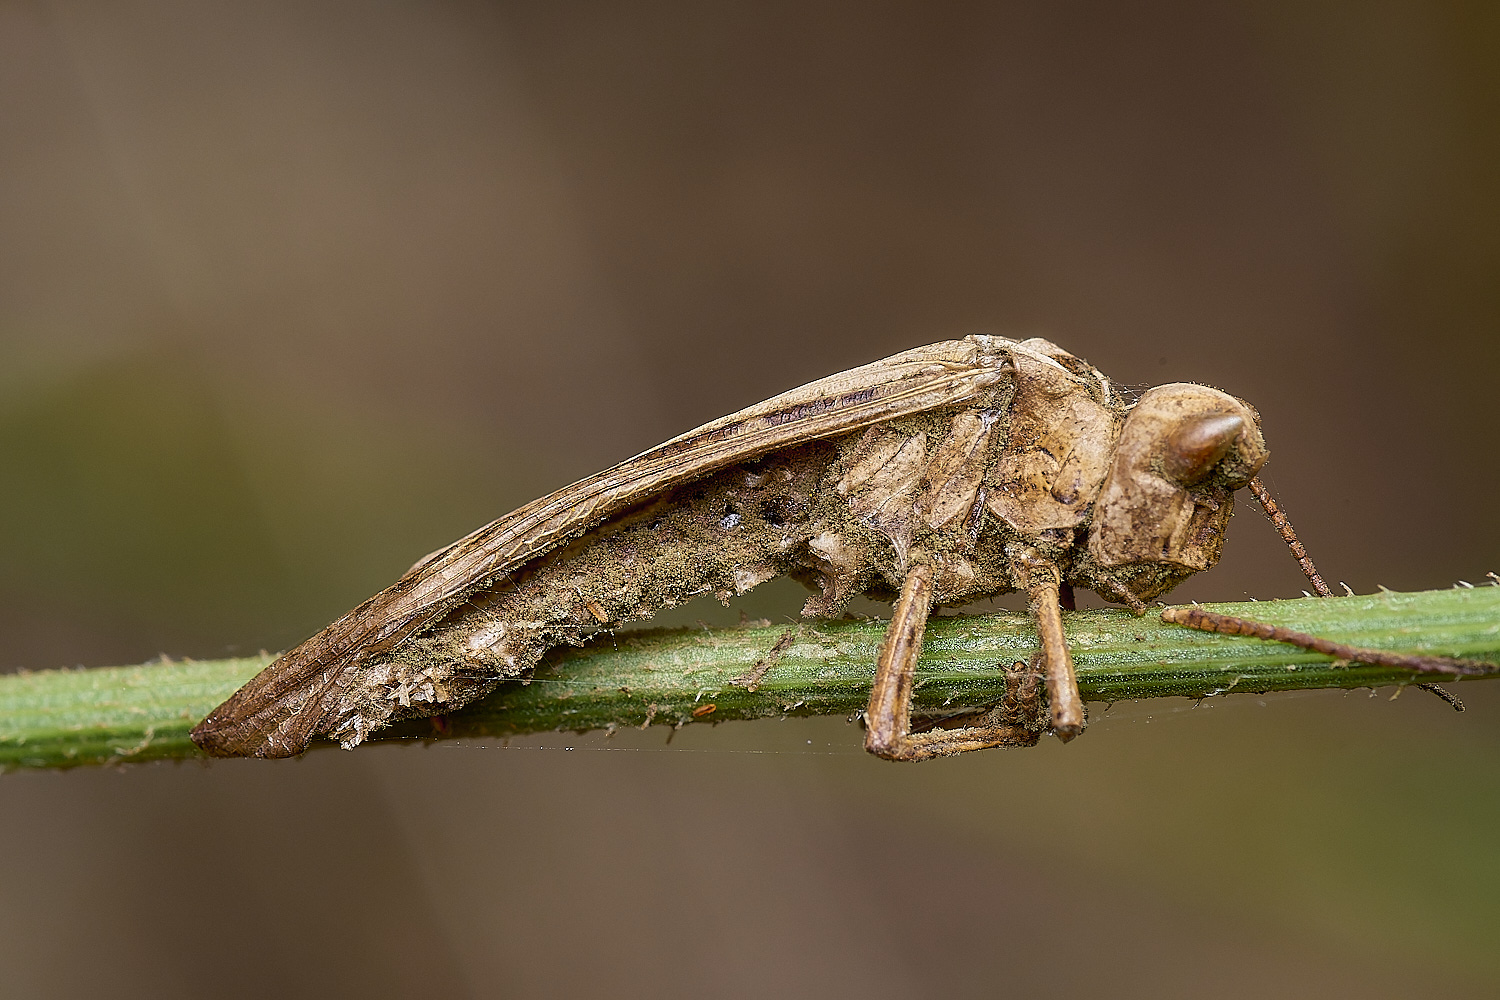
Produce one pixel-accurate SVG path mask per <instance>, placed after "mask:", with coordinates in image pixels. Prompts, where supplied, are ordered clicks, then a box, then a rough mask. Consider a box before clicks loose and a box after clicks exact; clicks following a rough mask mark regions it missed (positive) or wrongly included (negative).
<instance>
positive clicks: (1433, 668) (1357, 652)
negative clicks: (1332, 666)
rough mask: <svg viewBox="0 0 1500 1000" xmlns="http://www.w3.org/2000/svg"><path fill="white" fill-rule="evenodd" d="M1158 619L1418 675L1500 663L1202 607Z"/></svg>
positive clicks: (1467, 672)
mask: <svg viewBox="0 0 1500 1000" xmlns="http://www.w3.org/2000/svg"><path fill="white" fill-rule="evenodd" d="M1161 620H1162V621H1164V622H1170V623H1172V624H1173V625H1186V626H1187V627H1188V628H1195V629H1198V630H1199V631H1201V632H1218V633H1220V634H1222V635H1248V636H1251V637H1252V638H1256V639H1270V640H1273V641H1275V642H1284V643H1287V644H1289V645H1292V646H1297V647H1299V648H1301V649H1305V650H1308V651H1309V652H1313V653H1322V654H1323V655H1324V656H1332V657H1334V658H1335V659H1339V660H1348V661H1350V662H1353V663H1368V664H1370V665H1371V666H1376V667H1395V668H1396V669H1397V670H1410V671H1412V672H1413V673H1419V674H1447V675H1449V676H1456V677H1472V676H1475V675H1478V674H1493V673H1496V672H1497V671H1500V666H1497V665H1496V664H1493V663H1485V662H1483V661H1480V660H1460V659H1457V658H1455V657H1451V656H1413V655H1411V654H1409V653H1392V652H1389V651H1387V650H1384V649H1369V648H1366V647H1363V646H1347V645H1345V644H1344V643H1342V642H1334V641H1333V640H1331V639H1322V638H1319V637H1318V636H1315V635H1308V634H1307V633H1306V632H1296V631H1293V630H1292V629H1289V628H1283V627H1282V626H1280V625H1267V624H1266V623H1265V622H1257V621H1251V620H1250V619H1248V618H1240V617H1238V616H1236V615H1221V614H1219V613H1217V612H1214V611H1205V610H1203V609H1202V608H1167V609H1166V610H1165V611H1163V612H1162V613H1161ZM1440 697H1441V696H1440Z"/></svg>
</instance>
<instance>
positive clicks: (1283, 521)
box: [1250, 476, 1333, 597]
mask: <svg viewBox="0 0 1500 1000" xmlns="http://www.w3.org/2000/svg"><path fill="white" fill-rule="evenodd" d="M1250 492H1251V493H1253V494H1255V499H1256V500H1258V501H1260V505H1261V506H1262V507H1263V508H1265V511H1266V515H1267V516H1268V517H1270V519H1271V523H1272V524H1273V525H1275V526H1276V533H1277V534H1279V535H1280V536H1281V540H1282V541H1283V542H1286V547H1287V548H1289V549H1291V550H1292V555H1293V556H1294V557H1296V559H1297V565H1298V566H1301V567H1302V572H1303V573H1304V574H1305V575H1306V576H1307V578H1308V579H1309V580H1311V581H1312V585H1313V589H1314V590H1316V591H1317V592H1318V596H1319V597H1332V596H1333V591H1331V590H1329V589H1328V584H1326V583H1324V582H1323V577H1322V576H1320V575H1319V574H1318V567H1316V566H1314V565H1313V561H1312V557H1311V556H1309V555H1308V554H1307V549H1305V548H1303V547H1302V543H1301V542H1300V541H1298V539H1297V531H1296V529H1295V528H1293V527H1292V522H1291V521H1289V520H1287V516H1286V515H1285V514H1283V513H1282V512H1281V508H1280V507H1278V506H1277V505H1276V501H1275V500H1273V499H1272V498H1271V494H1270V492H1269V491H1268V490H1267V489H1266V487H1265V484H1264V483H1262V482H1261V481H1260V477H1259V476H1256V477H1255V478H1254V479H1251V480H1250Z"/></svg>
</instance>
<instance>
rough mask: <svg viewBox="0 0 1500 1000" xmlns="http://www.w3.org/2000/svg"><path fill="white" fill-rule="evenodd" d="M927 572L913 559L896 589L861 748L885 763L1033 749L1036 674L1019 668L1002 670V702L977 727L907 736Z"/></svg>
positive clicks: (927, 596) (930, 575)
mask: <svg viewBox="0 0 1500 1000" xmlns="http://www.w3.org/2000/svg"><path fill="white" fill-rule="evenodd" d="M934 576H935V574H934V572H933V567H932V564H931V563H930V562H928V561H927V559H926V558H925V557H923V556H921V555H920V554H918V555H917V556H916V557H915V558H914V559H913V562H912V567H911V569H910V570H909V571H908V572H907V574H906V579H905V581H904V582H903V583H902V585H901V596H900V597H899V598H897V600H896V606H895V608H894V610H893V612H892V614H891V624H890V627H889V628H888V629H886V633H885V641H884V642H883V643H881V646H880V657H879V659H877V660H876V661H875V683H874V685H873V687H871V689H870V704H869V707H868V708H867V709H866V710H865V727H866V732H865V749H866V750H868V751H870V752H871V753H873V754H875V755H876V756H877V757H884V758H885V759H886V760H927V759H928V758H930V757H948V756H952V755H953V754H957V753H963V752H964V751H965V750H985V749H988V748H990V747H1005V746H1010V747H1014V746H1024V747H1029V746H1035V745H1036V742H1037V740H1038V739H1040V738H1041V735H1042V730H1043V729H1044V728H1045V725H1044V724H1038V723H1037V721H1036V717H1037V715H1038V714H1039V704H1038V703H1039V701H1040V699H1039V698H1038V695H1039V693H1040V692H1039V691H1038V690H1037V684H1036V674H1035V673H1034V672H1032V671H1029V670H1027V669H1025V667H1024V666H1023V665H1022V664H1019V663H1018V664H1016V666H1015V668H1013V669H1012V670H1009V671H1006V675H1005V681H1006V697H1005V700H1004V701H1002V702H1001V703H1000V704H999V705H996V706H995V707H994V708H992V709H990V710H989V711H988V712H985V713H984V714H983V715H982V716H981V717H980V719H979V721H978V724H976V725H973V726H964V727H961V728H957V729H933V730H930V731H928V732H925V733H913V732H912V731H911V696H912V684H913V681H914V680H915V678H916V672H917V659H918V658H919V657H920V656H921V655H922V639H923V637H924V636H925V635H926V631H927V616H928V614H929V613H930V612H931V611H932V595H933V589H934V588H933V579H934Z"/></svg>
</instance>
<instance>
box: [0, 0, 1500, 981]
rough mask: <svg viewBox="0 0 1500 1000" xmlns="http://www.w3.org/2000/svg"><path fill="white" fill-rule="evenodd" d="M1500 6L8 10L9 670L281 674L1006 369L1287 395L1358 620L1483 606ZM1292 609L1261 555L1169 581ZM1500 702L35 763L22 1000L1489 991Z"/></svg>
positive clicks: (774, 589)
mask: <svg viewBox="0 0 1500 1000" xmlns="http://www.w3.org/2000/svg"><path fill="white" fill-rule="evenodd" d="M1497 10H1500V8H1497V7H1496V6H1495V5H1493V4H1489V3H1469V4H1464V3H1385V4H1362V3H1349V2H1337V0H1313V2H1311V3H1297V4H1294V3H1270V4H1248V3H1247V4H1193V3H1185V2H1177V3H1174V2H1156V3H1139V4H1111V3H1102V2H1093V3H1074V4H1048V3H1038V2H1033V3H1013V4H999V3H997V4H959V3H954V4H945V5H925V4H914V3H902V4H855V3H848V4H838V3H821V2H820V3H802V4H775V3H763V4H753V5H712V4H695V3H677V4H673V3H649V4H637V5H606V4H597V5H591V4H581V3H562V2H552V3H532V4H522V3H495V4H479V3H458V2H446V3H444V2H428V3H422V4H415V3H408V4H401V3H341V2H313V3H307V2H297V3H293V2H284V3H283V2H262V3H257V4H243V5H229V4H216V3H187V2H180V0H163V2H154V3H153V2H143V3H135V4H124V5H120V4H103V3H75V2H67V0H58V2H53V3H45V2H36V3H23V2H10V0H0V668H4V669H15V668H19V667H27V668H43V667H53V666H60V665H73V664H87V665H94V666H98V665H105V664H115V663H129V662H139V661H141V660H144V659H147V658H149V657H151V656H154V655H156V654H159V653H163V652H165V653H170V654H172V655H174V656H183V655H186V656H198V657H214V656H222V655H226V654H229V653H233V652H246V651H254V650H256V649H259V648H267V649H277V648H283V647H285V646H287V645H289V644H291V643H293V642H295V641H297V640H298V639H300V638H302V637H303V636H305V635H307V634H309V633H310V632H312V631H313V630H315V629H316V628H318V627H320V626H321V625H322V624H323V623H324V622H326V621H327V620H329V619H330V618H332V617H334V616H336V615H337V614H339V613H342V612H343V611H344V610H346V609H347V608H349V607H351V606H352V605H353V604H355V603H356V602H357V601H359V600H360V599H362V598H363V597H365V596H367V595H368V594H369V593H371V592H373V591H374V590H376V589H378V588H379V587H381V586H383V585H384V584H386V583H388V582H390V581H391V580H392V579H394V578H395V576H397V575H398V574H399V573H400V572H401V571H402V570H404V569H405V568H406V566H407V565H409V564H410V563H411V562H412V560H413V559H415V558H416V557H417V556H420V555H421V554H423V553H425V552H427V551H429V550H431V549H433V548H435V547H437V546H438V545H440V544H443V543H445V542H447V541H449V540H451V539H452V538H454V537H456V536H457V535H459V534H461V533H463V532H465V531H467V530H469V529H470V528H472V527H475V526H477V525H478V524H480V523H482V522H484V521H486V520H489V519H490V518H492V517H494V516H497V515H498V514H500V513H503V512H504V511H506V510H508V509H510V508H512V507H514V506H517V505H519V504H520V503H522V502H524V501H526V500H528V499H531V498H532V497H533V496H536V495H539V494H541V493H544V492H547V491H549V490H551V489H553V488H556V487H557V486H560V485H562V484H564V483H566V482H569V481H571V480H572V479H574V478H577V477H579V476H582V475H585V474H587V473H590V472H593V471H596V470H597V469H598V468H601V467H603V466H605V465H608V464H611V463H613V462H615V461H618V460H619V459H621V458H623V457H625V456H627V455H629V454H632V453H634V452H635V451H638V450H640V449H642V448H645V447H647V446H649V445H652V444H654V443H656V442H658V441H660V440H662V439H664V438H666V437H669V436H671V435H672V434H675V433H677V432H679V431H682V430H685V429H687V428H688V427H690V426H692V425H694V424H697V423H699V422H702V421H704V420H707V419H710V418H712V417H715V416H718V415H720V414H722V413H726V412H729V411H731V410H733V409H736V408H738V407H740V406H743V405H746V404H749V403H751V402H754V401H756V400H759V399H761V398H764V397H766V396H768V395H771V394H773V393H775V392H778V391H781V390H783V389H786V388H790V387H792V386H794V385H798V384H800V383H802V382H805V381H807V380H810V379H812V378H815V377H818V376H821V375H825V374H828V373H829V372H832V371H837V370H840V369H844V368H848V367H852V366H854V365H856V364H861V363H864V362H867V361H870V360H874V359H876V358H879V357H883V356H885V355H888V354H891V353H894V352H896V351H898V350H902V349H904V348H907V347H911V346H915V345H917V344H921V343H926V342H929V341H933V340H939V339H946V338H950V337H957V336H961V335H963V334H966V333H970V332H977V331H987V332H997V333H1008V334H1018V335H1033V334H1041V335H1045V336H1048V337H1051V338H1052V339H1054V340H1056V341H1058V342H1059V343H1061V344H1063V345H1064V346H1065V347H1067V348H1068V349H1070V350H1072V351H1073V352H1075V353H1077V354H1079V355H1081V356H1083V357H1085V358H1087V359H1089V360H1090V361H1092V362H1093V363H1095V364H1096V365H1098V366H1099V367H1101V368H1102V369H1104V370H1105V371H1106V372H1108V373H1110V374H1111V375H1112V376H1113V377H1114V378H1115V379H1117V380H1118V381H1121V382H1123V383H1127V384H1132V385H1138V386H1144V385H1149V384H1153V383H1157V382H1163V381H1177V380H1194V381H1201V382H1207V383H1211V384H1214V385H1218V386H1221V387H1223V388H1225V389H1227V390H1229V391H1231V392H1234V393H1236V394H1237V395H1241V396H1243V397H1245V398H1247V399H1249V400H1251V401H1252V402H1254V403H1255V404H1256V405H1257V406H1258V407H1259V408H1260V409H1261V411H1262V413H1263V415H1264V419H1265V428H1266V436H1267V438H1268V440H1269V442H1270V444H1271V447H1272V450H1273V454H1274V457H1273V459H1272V463H1271V465H1270V466H1269V467H1268V469H1267V473H1268V478H1269V481H1270V484H1271V486H1272V488H1273V489H1274V490H1275V491H1276V492H1277V493H1278V494H1279V495H1280V496H1281V498H1282V500H1283V501H1284V502H1285V504H1286V506H1287V508H1288V510H1289V511H1290V513H1291V515H1292V517H1293V518H1294V520H1295V521H1296V523H1297V524H1298V526H1299V529H1300V531H1301V532H1302V535H1303V537H1304V539H1305V540H1306V541H1307V542H1308V544H1309V546H1310V548H1311V549H1312V551H1313V553H1314V555H1315V556H1316V557H1317V559H1318V561H1319V564H1320V566H1322V567H1323V568H1324V570H1325V573H1326V574H1327V575H1328V576H1329V577H1330V578H1331V579H1335V580H1338V579H1342V580H1346V581H1347V582H1348V583H1349V584H1350V585H1351V586H1353V587H1354V588H1355V589H1356V590H1358V591H1362V592H1363V591H1369V590H1373V589H1374V588H1375V587H1376V586H1377V585H1380V584H1384V585H1386V586H1389V587H1392V588H1394V589H1418V588H1426V587H1443V586H1448V585H1451V584H1452V583H1453V582H1454V581H1456V580H1458V579H1466V580H1470V581H1482V580H1483V578H1484V575H1485V573H1486V572H1487V571H1489V570H1500V528H1497V523H1496V518H1495V515H1494V500H1493V498H1494V497H1495V495H1496V489H1497V487H1500V476H1497V470H1496V463H1495V460H1494V445H1493V442H1494V440H1495V439H1496V434H1497V432H1500V416H1497V411H1496V406H1495V402H1494V387H1495V384H1496V379H1497V376H1500V338H1497V317H1500V169H1497V166H1496V165H1497V162H1500V157H1497V153H1500V149H1497V146H1500V142H1497V136H1500V128H1497V121H1500V61H1497V60H1496V59H1495V52H1496V51H1500V14H1497ZM1301 587H1302V583H1301V578H1300V576H1299V575H1298V573H1297V571H1296V566H1295V564H1294V563H1293V562H1292V560H1291V559H1290V558H1289V557H1288V556H1287V555H1286V553H1285V551H1284V549H1282V548H1281V546H1280V544H1279V542H1278V541H1277V540H1276V538H1275V536H1274V534H1273V533H1272V531H1271V530H1270V528H1269V527H1268V526H1267V525H1266V524H1265V522H1264V520H1263V519H1261V518H1259V517H1257V516H1255V515H1254V514H1247V515H1246V516H1244V517H1242V518H1240V519H1239V521H1238V523H1237V524H1236V525H1235V527H1234V530H1233V531H1232V532H1231V538H1230V544H1229V547H1228V552H1227V554H1226V557H1225V560H1224V562H1223V564H1221V566H1220V567H1219V568H1218V569H1216V570H1215V571H1214V572H1212V573H1209V574H1205V575H1203V576H1201V577H1199V578H1197V579H1195V580H1192V581H1190V582H1189V583H1188V584H1187V585H1185V586H1184V587H1183V588H1181V590H1179V591H1178V592H1177V593H1178V595H1180V596H1181V597H1182V598H1184V599H1186V598H1198V599H1205V600H1207V599H1224V600H1229V599H1239V598H1242V597H1244V596H1245V595H1252V596H1255V597H1261V598H1268V597H1275V596H1289V595H1295V594H1296V593H1297V592H1298V591H1299V590H1300V589H1301ZM765 590H766V592H765V593H760V592H757V594H755V595H752V597H751V598H750V599H747V601H746V602H745V604H744V607H745V608H746V609H748V610H749V611H750V613H751V614H753V615H759V614H766V615H770V616H772V617H775V618H778V619H784V618H785V617H786V616H789V615H793V614H795V613H796V609H797V607H798V606H799V602H800V597H799V596H798V594H797V588H796V587H795V586H790V587H784V586H780V585H768V587H767V588H765ZM737 615H738V609H734V610H731V611H728V612H725V611H723V610H721V609H718V608H717V606H714V605H706V606H703V607H699V606H693V607H690V608H688V609H686V610H685V612H684V613H683V615H681V616H679V618H678V619H676V620H678V621H683V622H691V621H692V620H694V619H696V618H702V619H706V620H709V621H730V620H733V619H734V618H735V617H737ZM1460 693H1461V694H1462V695H1463V696H1464V697H1465V699H1466V700H1468V701H1469V703H1470V711H1469V712H1468V713H1467V714H1465V715H1462V716H1460V715H1455V714H1453V713H1452V712H1451V711H1449V710H1448V709H1447V708H1446V707H1445V706H1443V705H1442V704H1441V703H1440V702H1438V701H1437V700H1436V699H1434V698H1428V697H1423V696H1420V695H1418V694H1417V693H1415V692H1409V693H1407V694H1406V695H1405V696H1404V697H1402V698H1401V699H1400V700H1399V701H1395V702H1390V701H1388V700H1387V699H1386V695H1388V694H1389V692H1381V696H1379V697H1374V698H1371V697H1368V696H1367V694H1366V693H1354V694H1347V695H1346V694H1340V693H1319V694H1310V695H1304V696H1299V697H1283V698H1269V699H1257V698H1254V697H1241V698H1231V699H1225V700H1223V701H1220V702H1209V703H1205V704H1204V705H1203V706H1201V707H1199V708H1196V709H1194V708H1192V706H1190V705H1188V704H1186V703H1159V704H1150V705H1136V706H1128V705H1117V706H1114V708H1113V709H1111V710H1110V711H1108V712H1105V711H1103V707H1102V706H1094V720H1095V723H1094V725H1093V727H1092V729H1091V731H1090V733H1089V734H1088V736H1087V737H1086V738H1085V739H1082V740H1079V741H1077V742H1076V743H1074V744H1072V745H1069V746H1067V747H1062V746H1061V745H1060V744H1057V743H1056V742H1055V741H1047V743H1046V744H1045V745H1043V746H1042V747H1040V748H1038V749H1036V750H1033V751H1029V752H1020V751H1015V752H1008V753H1007V752H992V753H988V754H973V755H969V756H967V757H965V758H960V759H956V760H952V761H945V762H936V763H932V764H927V765H922V766H917V767H903V766H893V765H889V764H885V763H882V762H880V761H876V760H874V759H871V758H867V757H865V756H864V755H863V754H862V753H861V752H860V751H859V745H860V739H861V735H860V732H859V730H858V729H857V728H856V727H854V726H851V725H848V724H846V723H845V721H844V720H842V719H824V720H794V721H787V722H767V723H756V724H731V725H726V726H721V727H708V726H695V727H690V728H689V729H687V730H685V731H683V732H681V733H679V734H677V737H676V739H675V740H674V741H673V742H672V743H671V745H670V746H668V745H666V742H665V738H666V733H665V731H663V730H654V731H652V732H648V733H637V732H631V733H629V734H625V735H621V736H617V737H615V738H614V739H613V740H605V739H603V738H602V737H600V736H599V735H597V734H593V735H585V736H555V737H547V738H536V739H529V740H522V741H515V742H513V743H512V744H511V745H510V746H509V747H508V748H500V747H493V746H492V747H484V748H478V747H457V746H452V745H438V746H432V747H426V748H421V747H410V748H408V747H399V746H398V747H391V746H386V747H374V748H365V749H361V750H359V751H357V752H354V753H348V754H345V753H341V752H334V751H320V752H314V753H312V754H310V755H309V756H308V757H306V758H305V759H303V760H302V761H300V762H273V763H266V762H228V763H219V764H215V765H213V766H207V767H199V766H157V767H136V768H131V769H127V770H123V771H118V772H115V771H79V772H74V773H53V774H13V775H9V776H5V777H3V778H0V815H3V816H4V817H5V823H4V824H3V831H0V968H3V970H4V972H3V978H0V994H3V995H5V996H17V997H54V996H55V997H63V996H76V995H80V994H82V993H84V992H85V991H98V992H101V993H103V994H106V995H110V996H116V997H135V996H174V995H187V994H189V993H190V992H191V993H202V994H205V995H208V994H212V995H215V996H222V997H241V996H243V997H265V996H333V995H344V996H354V995H359V996H367V997H384V996H397V995H412V994H414V993H419V992H420V993H421V994H424V995H433V996H473V997H481V996H485V997H487V996H506V997H511V996H514V997H550V996H570V995H578V994H580V993H581V992H583V991H584V990H590V991H594V992H608V993H609V994H612V995H617V996H627V997H635V996H643V997H644V996H653V997H655V996H685V995H713V996H735V997H739V996H744V997H759V996H766V995H771V994H780V995H787V996H818V997H844V996H856V995H857V996H862V997H884V996H897V995H904V996H911V995H933V994H935V993H937V992H939V991H941V992H943V993H950V992H951V993H953V994H955V995H957V994H958V993H960V992H963V993H967V994H968V995H981V996H986V995H1011V994H1016V995H1020V994H1025V995H1041V996H1048V995H1061V994H1063V993H1069V994H1072V995H1079V994H1086V993H1087V994H1095V995H1107V996H1141V997H1147V996H1149V997H1195V996H1205V995H1215V996H1224V997H1260V996H1267V995H1277V996H1284V997H1303V996H1306V997H1312V996H1328V995H1347V996H1361V997H1413V996H1445V997H1456V996H1476V997H1477V996H1492V995H1494V994H1495V991H1496V990H1497V988H1500V952H1497V951H1496V949H1495V947H1494V935H1495V932H1496V930H1497V929H1500V860H1497V858H1500V852H1497V851H1496V850H1495V846H1494V842H1495V839H1496V836H1497V833H1500V691H1497V690H1491V689H1489V688H1487V687H1486V686H1485V685H1482V684H1474V685H1466V686H1464V687H1463V688H1461V689H1460ZM568 747H575V748H577V749H576V750H575V751H574V752H568V750H567V749H566V748H568Z"/></svg>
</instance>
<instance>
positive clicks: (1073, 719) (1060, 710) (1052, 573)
mask: <svg viewBox="0 0 1500 1000" xmlns="http://www.w3.org/2000/svg"><path fill="white" fill-rule="evenodd" d="M1006 554H1007V555H1008V556H1009V557H1010V565H1011V571H1012V572H1013V573H1014V574H1015V577H1016V582H1017V583H1019V584H1020V585H1021V587H1022V589H1024V590H1025V591H1026V597H1027V599H1028V601H1029V603H1030V605H1031V616H1032V618H1033V619H1034V620H1035V621H1036V629H1037V633H1038V634H1039V635H1040V637H1041V640H1042V648H1041V651H1040V652H1039V653H1038V662H1039V664H1040V665H1041V666H1042V668H1043V669H1044V670H1045V672H1046V675H1047V700H1048V702H1049V703H1050V704H1051V706H1052V728H1053V730H1054V731H1055V732H1056V733H1057V738H1058V739H1060V740H1062V741H1063V742H1065V743H1066V742H1067V741H1068V740H1071V739H1072V738H1073V737H1075V736H1077V735H1078V734H1079V733H1081V732H1083V726H1084V713H1083V697H1082V696H1081V695H1079V693H1078V678H1077V677H1076V676H1075V675H1074V673H1073V654H1072V652H1071V651H1070V650H1069V649H1068V637H1067V635H1066V634H1065V633H1064V632H1063V625H1062V610H1061V606H1060V603H1059V602H1060V600H1061V596H1062V593H1061V592H1062V579H1061V573H1060V572H1059V571H1058V568H1057V564H1056V563H1054V562H1052V561H1051V560H1049V559H1047V558H1046V557H1044V556H1043V555H1042V554H1041V553H1039V552H1037V550H1036V549H1033V548H1031V547H1030V546H1029V545H1012V546H1007V549H1006Z"/></svg>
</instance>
